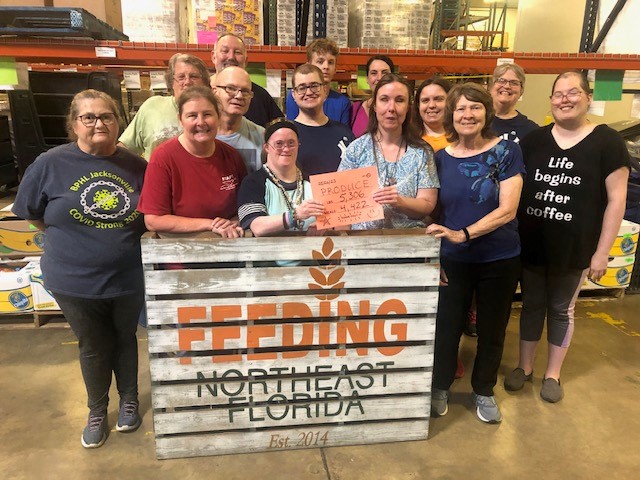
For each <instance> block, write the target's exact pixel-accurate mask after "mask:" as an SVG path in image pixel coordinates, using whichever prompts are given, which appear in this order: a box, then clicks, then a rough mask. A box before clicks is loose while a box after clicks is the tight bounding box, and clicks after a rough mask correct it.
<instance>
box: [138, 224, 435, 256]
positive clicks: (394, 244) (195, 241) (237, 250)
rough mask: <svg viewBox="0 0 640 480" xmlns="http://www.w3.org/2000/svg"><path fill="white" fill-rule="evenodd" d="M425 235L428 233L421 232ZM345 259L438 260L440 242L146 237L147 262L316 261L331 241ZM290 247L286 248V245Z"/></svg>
mask: <svg viewBox="0 0 640 480" xmlns="http://www.w3.org/2000/svg"><path fill="white" fill-rule="evenodd" d="M421 232H424V230H421ZM329 238H330V239H331V242H333V246H334V248H333V250H332V251H334V252H335V251H337V250H342V259H344V260H354V259H389V258H421V257H422V258H425V257H431V258H437V257H438V255H439V252H440V240H438V239H436V238H434V237H431V236H428V235H425V234H424V233H422V234H419V233H416V234H413V235H362V236H356V235H352V236H344V237H262V238H239V239H221V238H162V239H159V238H143V240H142V262H143V263H149V264H150V263H172V262H182V263H198V262H240V261H242V262H248V261H267V260H313V256H312V251H313V250H316V251H322V247H323V245H324V242H325V241H326V240H327V239H329ZM284 245H286V248H283V246H284Z"/></svg>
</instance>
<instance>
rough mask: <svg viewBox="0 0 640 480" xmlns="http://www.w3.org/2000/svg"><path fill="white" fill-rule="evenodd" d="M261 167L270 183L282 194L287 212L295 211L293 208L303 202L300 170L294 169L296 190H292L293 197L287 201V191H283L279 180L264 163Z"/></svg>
mask: <svg viewBox="0 0 640 480" xmlns="http://www.w3.org/2000/svg"><path fill="white" fill-rule="evenodd" d="M263 167H264V169H265V171H266V172H267V174H268V175H269V178H270V179H271V181H272V182H273V183H275V185H276V187H278V190H280V193H281V194H282V197H283V198H284V201H285V203H286V204H287V210H289V211H292V210H295V207H297V206H298V205H300V204H301V203H302V200H304V187H303V185H302V172H301V171H300V169H298V168H296V189H295V190H294V192H293V195H291V199H289V195H287V191H286V190H285V189H284V186H283V185H282V182H281V181H280V179H279V178H278V177H276V175H275V174H274V173H273V172H272V171H271V170H270V169H269V167H267V164H266V163H265V164H264V165H263Z"/></svg>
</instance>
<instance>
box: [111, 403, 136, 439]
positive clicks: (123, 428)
mask: <svg viewBox="0 0 640 480" xmlns="http://www.w3.org/2000/svg"><path fill="white" fill-rule="evenodd" d="M141 423H142V419H141V418H140V414H139V413H138V402H137V401H135V400H133V401H129V402H122V403H121V404H120V413H118V423H117V424H116V430H117V431H119V432H135V431H136V430H137V429H138V427H139V426H140V424H141Z"/></svg>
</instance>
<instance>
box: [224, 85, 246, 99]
mask: <svg viewBox="0 0 640 480" xmlns="http://www.w3.org/2000/svg"><path fill="white" fill-rule="evenodd" d="M216 87H218V88H223V89H224V91H225V92H227V93H228V94H229V95H230V96H232V97H235V96H236V95H237V94H238V92H240V93H241V94H242V96H243V97H244V98H251V97H253V92H252V91H251V90H247V89H246V88H238V87H234V86H233V85H216Z"/></svg>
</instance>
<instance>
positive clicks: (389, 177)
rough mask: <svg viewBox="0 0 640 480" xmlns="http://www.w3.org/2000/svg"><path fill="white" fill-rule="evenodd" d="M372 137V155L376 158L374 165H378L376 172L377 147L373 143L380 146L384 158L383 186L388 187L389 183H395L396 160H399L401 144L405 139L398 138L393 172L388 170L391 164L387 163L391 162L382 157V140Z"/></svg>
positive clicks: (377, 162) (377, 161) (378, 163)
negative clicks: (398, 142)
mask: <svg viewBox="0 0 640 480" xmlns="http://www.w3.org/2000/svg"><path fill="white" fill-rule="evenodd" d="M372 138H373V139H374V145H373V157H374V158H375V160H376V166H377V167H378V172H380V161H379V160H378V153H377V149H376V146H375V143H376V142H377V143H378V146H379V147H380V153H382V158H383V159H384V160H385V169H384V172H385V179H384V182H383V186H384V187H389V186H391V185H395V184H396V183H397V182H396V178H395V177H396V168H397V166H398V160H400V152H402V146H403V145H404V143H405V141H404V138H402V139H401V140H400V145H399V146H398V153H396V159H395V161H394V162H393V172H389V170H390V168H391V166H390V165H389V164H390V163H392V162H389V161H388V160H387V159H386V158H384V151H383V150H382V142H381V141H380V139H379V138H375V137H372Z"/></svg>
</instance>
